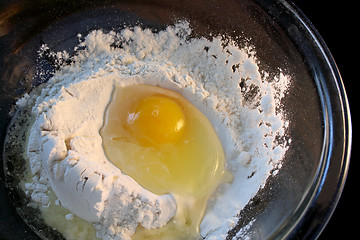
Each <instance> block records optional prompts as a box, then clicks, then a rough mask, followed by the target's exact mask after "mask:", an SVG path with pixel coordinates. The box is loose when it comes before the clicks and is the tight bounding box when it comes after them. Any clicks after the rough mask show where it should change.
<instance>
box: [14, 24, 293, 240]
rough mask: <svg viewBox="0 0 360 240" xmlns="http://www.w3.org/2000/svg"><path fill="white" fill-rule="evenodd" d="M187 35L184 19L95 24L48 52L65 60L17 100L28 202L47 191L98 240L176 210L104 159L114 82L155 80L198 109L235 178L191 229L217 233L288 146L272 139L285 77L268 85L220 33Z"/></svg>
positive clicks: (44, 199) (280, 125)
mask: <svg viewBox="0 0 360 240" xmlns="http://www.w3.org/2000/svg"><path fill="white" fill-rule="evenodd" d="M190 33H191V29H190V28H189V24H188V23H187V22H181V23H179V24H177V25H175V26H169V27H168V28H167V29H166V30H164V31H160V32H159V33H153V32H152V31H151V30H149V29H141V28H140V27H134V28H133V29H129V28H126V29H124V30H122V31H121V32H119V33H115V32H109V33H104V32H103V31H101V30H96V31H93V32H91V33H90V34H89V35H88V36H86V37H85V38H84V39H83V41H82V42H81V43H80V44H79V46H78V47H77V48H76V49H80V48H81V49H82V50H79V51H77V53H76V55H75V56H73V57H69V54H67V53H52V54H53V55H54V56H58V57H60V58H64V57H65V58H68V60H70V61H67V62H71V64H68V65H62V66H60V69H59V70H57V71H56V72H55V73H54V76H53V77H52V78H51V79H50V80H49V81H48V82H47V83H46V84H45V85H44V86H43V89H42V91H41V94H39V95H32V96H30V97H29V96H27V97H26V98H23V99H21V100H19V105H24V104H33V105H34V107H33V110H32V114H33V117H34V119H35V121H34V124H33V126H32V128H31V130H30V135H29V143H28V148H27V156H28V158H29V162H30V168H31V172H32V174H33V175H34V177H33V180H32V182H28V183H26V184H25V188H26V192H27V193H28V194H29V195H30V196H31V198H32V200H33V201H34V202H36V203H39V204H42V205H51V204H54V203H51V202H50V200H49V197H48V190H49V189H52V190H53V191H54V192H55V194H56V195H57V197H58V200H57V201H60V202H61V205H62V206H64V207H65V208H67V209H68V210H70V211H71V212H72V213H73V214H75V215H77V216H79V217H81V218H83V219H85V220H87V221H89V222H91V223H93V224H94V226H95V228H96V230H97V236H98V237H99V238H102V239H115V238H116V239H131V235H132V234H133V233H134V231H135V229H136V227H137V225H138V224H141V225H142V226H144V227H145V228H149V229H151V228H157V227H162V226H164V225H165V224H166V223H167V222H168V221H169V220H170V218H171V217H172V216H173V215H174V214H175V211H176V203H175V200H174V199H173V198H172V196H170V195H163V196H158V195H155V194H153V193H151V192H149V191H147V190H146V189H144V188H142V187H141V186H140V185H139V184H137V183H136V182H135V181H134V180H133V179H132V178H130V177H129V176H126V175H123V174H122V173H121V171H120V170H119V169H117V168H116V167H114V166H113V165H112V164H111V163H109V161H108V160H107V158H106V156H105V153H104V150H103V148H102V142H101V141H102V140H101V136H100V134H99V130H100V128H101V127H102V125H103V119H104V112H105V108H106V106H107V104H108V103H109V101H110V98H111V93H112V91H113V89H114V87H115V86H117V85H120V86H125V85H130V84H140V83H141V84H149V85H159V86H161V87H164V88H169V89H172V90H175V91H177V92H179V93H181V94H182V95H183V96H185V97H186V98H187V99H189V100H190V101H191V102H192V103H193V104H194V105H195V106H196V107H198V108H199V109H200V110H201V111H202V112H203V113H204V114H205V115H206V116H207V117H208V118H209V120H210V122H211V123H212V124H213V126H214V128H215V130H216V131H217V133H218V135H219V138H220V140H221V142H222V144H223V147H224V151H225V154H226V158H227V160H226V161H227V169H228V170H229V171H230V172H231V173H232V174H233V176H234V180H233V182H232V183H231V184H223V185H221V187H219V188H218V190H217V191H216V193H214V195H213V197H212V198H211V199H210V200H209V202H208V209H207V211H206V214H205V217H204V219H203V221H202V223H201V226H200V231H201V234H202V236H204V237H205V238H207V239H225V238H226V234H227V232H228V231H229V230H230V229H231V228H233V227H234V226H235V224H236V223H237V221H238V218H237V214H238V213H239V212H240V211H241V210H242V209H243V208H244V206H245V205H246V204H247V203H248V202H249V200H250V199H251V198H253V197H254V196H255V195H256V193H257V192H258V191H259V189H261V188H262V187H263V186H264V185H265V183H266V180H267V178H268V177H269V176H270V175H271V174H276V173H277V171H278V170H279V169H280V168H281V164H282V159H283V157H284V154H285V152H286V150H287V148H288V144H289V142H285V143H284V142H283V141H282V143H279V141H277V140H276V139H279V138H283V137H284V136H285V132H286V128H287V126H288V123H287V121H286V120H285V118H284V113H283V112H282V111H281V108H280V107H279V106H280V101H281V98H282V97H283V96H284V92H286V90H287V88H288V87H289V84H290V79H289V77H287V76H285V75H283V74H281V73H280V74H279V75H278V76H276V77H275V78H273V79H271V81H267V80H269V79H267V78H269V74H266V73H264V72H262V73H261V72H260V71H259V67H258V65H257V62H256V58H255V57H254V56H253V55H250V54H249V53H250V52H254V51H253V50H254V49H239V47H238V46H237V45H236V44H235V43H234V42H232V41H229V43H228V44H227V45H225V46H224V44H223V42H222V40H221V37H214V38H213V39H212V40H207V39H205V38H193V39H188V38H189V34H190ZM80 37H81V36H80ZM42 48H43V50H46V49H48V48H47V46H43V47H42ZM250 50H251V51H250ZM59 62H60V63H61V62H65V61H59ZM67 218H68V217H67ZM69 219H70V217H69Z"/></svg>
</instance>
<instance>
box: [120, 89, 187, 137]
mask: <svg viewBox="0 0 360 240" xmlns="http://www.w3.org/2000/svg"><path fill="white" fill-rule="evenodd" d="M127 124H128V126H127V128H128V129H129V131H131V133H132V134H133V135H134V136H136V137H137V138H138V139H139V141H144V142H149V143H152V144H161V143H174V142H177V141H178V140H179V139H180V137H181V136H182V134H183V130H184V126H185V115H184V112H183V110H182V109H181V107H180V106H179V104H177V103H176V102H174V101H173V100H171V99H169V98H167V97H164V96H156V95H155V96H150V97H147V98H144V99H141V100H140V101H139V103H138V104H137V106H136V107H135V109H134V110H132V109H131V110H130V112H129V113H128V117H127Z"/></svg>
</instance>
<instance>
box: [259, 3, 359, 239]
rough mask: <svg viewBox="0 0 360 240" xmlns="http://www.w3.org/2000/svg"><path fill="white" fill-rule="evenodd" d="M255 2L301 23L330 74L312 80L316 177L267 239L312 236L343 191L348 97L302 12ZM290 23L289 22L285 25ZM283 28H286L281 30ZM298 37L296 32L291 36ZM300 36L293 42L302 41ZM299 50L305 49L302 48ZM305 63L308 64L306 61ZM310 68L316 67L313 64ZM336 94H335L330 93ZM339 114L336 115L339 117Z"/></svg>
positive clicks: (290, 6) (348, 148) (347, 153)
mask: <svg viewBox="0 0 360 240" xmlns="http://www.w3.org/2000/svg"><path fill="white" fill-rule="evenodd" d="M256 2H257V3H258V4H259V5H260V6H262V7H264V8H265V9H272V11H267V12H268V13H269V14H270V15H272V17H273V19H274V20H275V21H277V22H280V21H283V20H280V18H281V17H280V16H279V15H278V16H276V13H275V14H274V12H276V11H274V10H273V9H282V10H285V11H286V14H288V17H291V18H292V20H294V21H296V24H297V25H296V26H301V27H302V29H301V33H303V34H304V38H307V39H306V40H307V41H309V42H310V43H311V44H312V45H313V46H314V47H315V48H316V49H317V50H318V53H319V54H320V56H321V57H322V59H321V60H322V61H323V62H322V63H323V64H325V65H324V66H325V67H326V68H328V70H329V74H330V77H329V78H326V77H324V76H322V75H321V73H320V74H319V75H315V77H314V81H315V83H316V86H317V88H318V89H317V90H318V93H319V97H320V102H321V108H322V110H323V113H322V114H323V124H324V138H323V147H322V152H321V161H320V164H319V167H318V169H317V173H316V177H315V180H314V182H313V183H312V185H311V186H310V188H309V189H308V192H307V194H306V195H305V196H304V197H303V199H302V201H301V203H300V204H299V206H298V207H297V209H296V210H295V211H294V213H293V214H292V215H291V216H290V217H288V219H287V220H286V221H285V223H284V224H282V226H280V228H279V229H278V230H277V231H275V232H274V233H273V234H272V235H271V236H270V239H316V238H317V237H318V236H319V235H320V234H321V232H322V231H323V229H324V228H325V226H326V224H327V223H328V221H329V220H330V218H331V216H332V214H333V212H334V210H335V208H336V206H337V203H338V202H339V199H340V196H341V193H342V191H343V188H344V185H345V182H346V177H347V173H348V169H349V164H350V155H351V145H352V123H351V114H350V106H349V102H348V98H347V95H346V91H345V87H344V84H343V81H342V77H341V75H340V72H339V69H338V67H337V65H336V63H335V60H334V58H333V57H332V55H331V52H330V50H329V49H328V47H327V45H326V44H325V42H324V40H323V39H322V37H321V36H320V34H319V33H318V31H317V30H316V28H315V27H314V25H313V24H312V23H311V21H310V20H309V19H308V18H307V17H306V16H305V15H304V14H303V13H302V11H301V10H300V9H299V8H298V7H297V6H296V5H295V4H294V3H292V2H291V0H277V1H271V0H267V1H265V2H266V3H265V4H264V1H263V2H260V1H257V0H256ZM291 24H293V23H289V26H288V27H290V25H291ZM285 31H287V29H285ZM294 37H298V35H296V36H293V39H292V40H293V41H294ZM302 40H304V39H301V40H298V39H295V41H302ZM302 50H303V51H308V50H306V49H305V48H304V49H302ZM308 64H309V63H308ZM312 70H313V71H315V70H316V66H315V67H314V69H312ZM334 93H336V95H335V94H334ZM339 116H340V117H339Z"/></svg>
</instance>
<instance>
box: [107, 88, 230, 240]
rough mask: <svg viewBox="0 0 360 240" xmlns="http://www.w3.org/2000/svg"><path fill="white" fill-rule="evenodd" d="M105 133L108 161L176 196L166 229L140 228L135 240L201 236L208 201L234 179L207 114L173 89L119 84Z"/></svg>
mask: <svg viewBox="0 0 360 240" xmlns="http://www.w3.org/2000/svg"><path fill="white" fill-rule="evenodd" d="M101 136H102V138H103V147H104V150H105V153H106V155H107V157H108V159H109V160H110V161H111V162H112V163H113V164H114V165H115V166H117V167H118V168H120V169H121V170H122V172H123V173H124V174H127V175H129V176H131V177H132V178H133V179H135V180H136V181H137V182H138V183H139V184H141V185H142V186H143V187H144V188H146V189H147V190H149V191H151V192H153V193H156V194H167V193H171V194H172V195H173V196H174V198H175V199H176V204H177V210H176V215H175V216H174V218H173V219H172V220H171V221H170V222H169V223H168V224H167V225H166V226H165V227H163V228H161V229H155V230H147V229H144V228H142V227H140V226H139V227H138V228H137V230H136V233H135V235H134V236H133V238H132V239H139V240H143V239H154V240H155V239H156V240H159V239H186V240H189V239H201V236H200V233H199V225H200V223H201V220H202V218H203V216H204V213H205V210H206V203H207V200H208V198H209V197H210V195H211V194H212V193H213V192H214V190H215V189H216V187H217V186H218V185H219V184H220V183H222V182H225V181H229V180H230V179H231V176H230V173H229V172H227V171H226V170H225V154H224V151H223V148H222V145H221V142H220V140H219V138H218V136H217V134H216V132H215V130H214V128H213V127H212V125H211V123H210V122H209V120H208V119H207V118H206V116H205V115H204V114H203V113H202V112H201V111H199V110H198V109H197V108H196V107H195V106H194V105H193V104H192V103H191V102H189V101H188V100H187V99H185V98H184V97H183V96H182V95H181V94H179V93H177V92H175V91H172V90H168V89H164V88H160V87H155V86H149V85H131V86H125V87H116V88H115V90H114V93H113V97H112V100H111V102H110V104H109V106H108V107H107V110H106V114H105V123H104V126H103V128H102V129H101Z"/></svg>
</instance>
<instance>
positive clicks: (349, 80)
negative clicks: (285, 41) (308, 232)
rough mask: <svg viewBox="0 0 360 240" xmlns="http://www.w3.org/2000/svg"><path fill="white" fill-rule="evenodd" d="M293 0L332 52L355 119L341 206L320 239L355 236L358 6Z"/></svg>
mask: <svg viewBox="0 0 360 240" xmlns="http://www.w3.org/2000/svg"><path fill="white" fill-rule="evenodd" d="M293 2H294V3H295V4H296V5H297V6H298V7H299V8H300V10H301V11H302V12H303V13H304V14H305V15H306V16H307V18H308V19H309V20H310V21H311V22H312V23H313V25H314V26H315V28H316V29H317V30H318V32H319V34H320V35H321V36H322V38H323V39H324V41H325V43H326V45H327V46H328V48H329V50H330V52H331V53H332V55H333V58H334V59H335V62H336V64H337V66H338V68H339V71H340V74H341V76H342V79H343V82H344V85H345V89H346V92H347V96H348V99H349V104H350V110H351V115H352V122H353V144H352V146H353V148H352V149H353V150H352V153H351V160H350V167H349V172H348V177H347V181H346V184H345V188H344V190H343V194H342V196H341V198H340V201H339V203H338V206H337V208H336V209H335V212H334V214H333V216H332V218H331V219H330V221H329V223H328V225H327V226H326V228H325V229H324V231H323V232H322V234H321V235H320V237H319V240H329V239H337V238H338V239H356V238H357V237H355V236H357V234H358V233H357V228H358V227H357V226H356V225H355V224H356V223H355V222H354V221H356V220H355V219H357V215H358V209H357V207H356V206H357V202H358V201H357V200H356V199H357V196H356V191H358V189H359V188H358V187H357V184H359V181H358V178H357V176H356V171H357V170H358V169H359V164H358V161H357V160H358V159H357V158H358V157H359V150H358V147H357V143H358V139H357V124H356V123H357V122H358V119H359V111H358V106H357V104H358V103H356V100H355V97H356V90H357V88H358V85H357V78H356V75H355V71H356V68H355V62H356V60H355V59H356V58H357V56H356V54H358V50H356V51H354V49H357V45H358V42H356V43H355V40H356V38H357V37H356V32H354V31H353V29H352V26H354V24H355V22H356V21H355V16H356V13H355V8H354V6H351V5H349V4H348V3H347V2H341V1H329V2H326V5H325V4H324V2H323V1H319V2H321V3H322V4H314V3H315V2H316V1H309V0H293Z"/></svg>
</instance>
